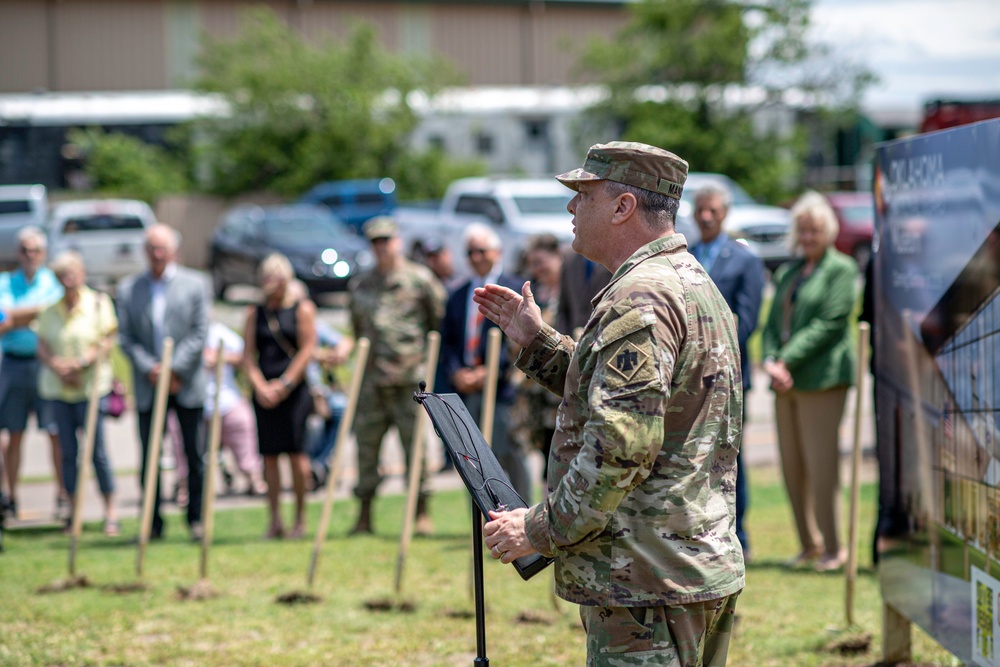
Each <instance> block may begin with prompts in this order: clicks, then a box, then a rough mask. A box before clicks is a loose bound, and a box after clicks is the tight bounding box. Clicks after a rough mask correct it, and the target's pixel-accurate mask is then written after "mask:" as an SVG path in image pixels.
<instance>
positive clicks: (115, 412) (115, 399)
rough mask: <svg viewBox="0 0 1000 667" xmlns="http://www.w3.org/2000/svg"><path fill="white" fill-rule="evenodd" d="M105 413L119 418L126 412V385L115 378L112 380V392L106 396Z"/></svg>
mask: <svg viewBox="0 0 1000 667" xmlns="http://www.w3.org/2000/svg"><path fill="white" fill-rule="evenodd" d="M104 399H105V400H104V406H102V407H103V408H104V414H106V415H108V416H109V417H113V418H115V419H118V418H119V417H121V416H122V413H124V412H125V385H123V384H122V383H121V380H119V379H118V378H115V379H114V380H113V381H112V382H111V393H110V394H108V395H107V396H105V397H104Z"/></svg>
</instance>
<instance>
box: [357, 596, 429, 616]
mask: <svg viewBox="0 0 1000 667" xmlns="http://www.w3.org/2000/svg"><path fill="white" fill-rule="evenodd" d="M365 609H367V610H368V611H401V612H403V613H406V614H412V613H413V612H415V611H416V610H417V605H416V604H414V603H413V602H410V601H409V600H401V601H399V602H397V601H395V600H391V599H389V598H378V599H375V600H365Z"/></svg>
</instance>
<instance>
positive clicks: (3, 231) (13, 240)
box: [0, 185, 49, 268]
mask: <svg viewBox="0 0 1000 667" xmlns="http://www.w3.org/2000/svg"><path fill="white" fill-rule="evenodd" d="M48 208H49V204H48V195H47V194H46V191H45V186H44V185H0V268H8V267H13V266H14V265H16V264H17V233H18V232H19V231H21V229H22V228H23V227H27V226H28V225H36V226H38V227H44V226H45V216H46V214H47V213H48Z"/></svg>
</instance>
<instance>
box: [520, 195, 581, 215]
mask: <svg viewBox="0 0 1000 667" xmlns="http://www.w3.org/2000/svg"><path fill="white" fill-rule="evenodd" d="M572 198H573V193H572V192H570V191H569V190H567V191H566V194H565V195H521V196H519V197H514V204H515V205H516V206H517V210H518V211H520V212H521V214H522V215H558V214H565V213H567V211H566V205H567V204H569V200H570V199H572Z"/></svg>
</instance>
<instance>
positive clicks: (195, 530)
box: [118, 224, 208, 541]
mask: <svg viewBox="0 0 1000 667" xmlns="http://www.w3.org/2000/svg"><path fill="white" fill-rule="evenodd" d="M179 245H180V236H179V235H178V233H177V231H176V230H175V229H173V228H172V227H168V226H167V225H163V224H157V225H153V226H152V227H150V228H149V229H148V230H147V231H146V246H145V248H146V260H147V262H148V264H149V270H148V271H144V272H142V273H139V274H136V275H133V276H129V277H128V278H126V279H125V280H124V281H122V283H121V285H120V286H119V287H118V318H119V324H120V327H119V340H120V343H121V348H122V351H123V352H125V354H126V355H127V356H128V358H129V359H130V360H131V361H132V377H133V380H134V382H133V387H134V392H135V408H136V412H137V413H138V417H139V440H140V442H141V443H142V480H145V479H146V466H147V465H150V464H152V465H158V462H156V461H153V462H150V461H148V454H149V436H150V429H151V428H152V422H153V397H154V396H153V395H154V392H155V387H156V384H157V381H158V380H159V377H160V373H161V372H162V355H163V341H164V339H166V338H167V337H170V338H173V340H174V352H173V359H172V362H171V366H170V389H169V396H168V398H167V408H168V409H169V410H173V411H174V413H175V414H176V415H177V421H178V422H179V423H180V427H181V437H182V439H183V440H184V454H185V456H186V457H187V462H188V481H187V486H188V506H187V521H188V527H189V529H190V531H191V537H192V538H193V539H194V540H196V541H198V540H200V539H201V538H202V534H203V531H202V526H201V493H202V483H203V461H202V446H201V435H202V434H201V423H202V410H203V405H204V403H205V382H206V379H205V378H206V373H205V371H204V368H203V366H202V351H203V349H204V347H205V338H206V337H207V335H208V300H207V296H206V293H205V286H204V282H203V281H202V279H201V277H200V276H199V275H198V274H197V273H195V272H194V271H192V270H191V269H188V268H186V267H183V266H180V265H179V264H178V263H177V248H178V246H179ZM153 498H154V501H153V526H152V532H151V534H150V537H151V538H152V539H160V538H162V537H163V518H162V517H161V516H160V476H159V474H157V475H156V492H155V494H154V496H153Z"/></svg>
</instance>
